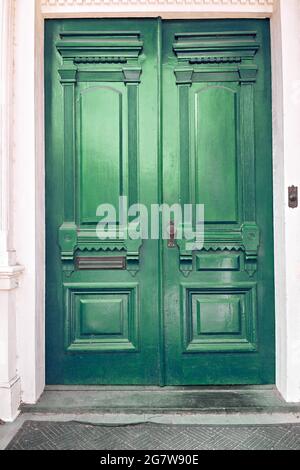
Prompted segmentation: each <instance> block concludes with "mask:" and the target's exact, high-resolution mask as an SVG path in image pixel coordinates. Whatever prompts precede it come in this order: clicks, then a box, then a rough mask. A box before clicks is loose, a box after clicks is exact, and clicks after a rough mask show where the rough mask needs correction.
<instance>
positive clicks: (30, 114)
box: [14, 0, 45, 403]
mask: <svg viewBox="0 0 300 470" xmlns="http://www.w3.org/2000/svg"><path fill="white" fill-rule="evenodd" d="M15 28H16V33H15V76H14V91H15V99H14V117H15V124H14V142H15V149H14V180H15V184H14V191H15V194H14V199H15V201H14V225H15V233H14V246H15V249H16V252H17V255H18V260H19V262H20V263H21V264H23V265H24V266H25V267H26V270H25V272H24V276H23V280H22V283H21V285H20V288H19V289H18V291H17V318H18V322H17V336H18V356H19V357H18V369H19V374H20V376H21V387H22V401H24V402H26V403H34V402H35V401H36V400H37V398H38V397H39V395H40V394H41V393H42V391H43V388H44V369H45V354H44V310H45V309H44V226H45V221H44V176H43V165H44V156H43V155H44V154H43V143H42V142H43V126H44V114H43V109H44V108H43V98H42V89H43V71H42V63H43V62H42V61H43V47H42V39H41V38H42V36H43V31H42V28H43V22H42V20H41V17H40V16H39V12H38V11H37V10H36V3H35V0H17V9H16V18H15Z"/></svg>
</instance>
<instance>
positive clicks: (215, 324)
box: [195, 297, 241, 335]
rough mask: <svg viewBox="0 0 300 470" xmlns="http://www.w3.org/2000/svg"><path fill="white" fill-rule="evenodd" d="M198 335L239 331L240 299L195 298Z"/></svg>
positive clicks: (235, 332) (237, 332) (238, 332)
mask: <svg viewBox="0 0 300 470" xmlns="http://www.w3.org/2000/svg"><path fill="white" fill-rule="evenodd" d="M196 314H197V317H196V319H195V320H196V324H197V334H198V335H213V334H215V335H224V334H225V335H227V334H240V333H241V309H240V300H239V299H235V298H226V297H224V298H223V299H222V300H221V299H213V300H212V299H210V298H202V299H196Z"/></svg>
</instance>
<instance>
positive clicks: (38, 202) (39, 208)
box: [0, 0, 300, 414]
mask: <svg viewBox="0 0 300 470" xmlns="http://www.w3.org/2000/svg"><path fill="white" fill-rule="evenodd" d="M5 1H12V2H13V3H14V6H15V9H14V19H15V28H14V38H13V40H14V41H15V44H16V46H15V49H14V60H15V63H14V70H13V71H12V76H11V79H12V80H13V88H14V93H15V98H14V99H12V102H11V103H10V106H11V107H12V109H13V114H14V119H15V129H14V135H13V140H14V146H15V147H14V169H13V179H14V188H15V202H14V207H13V221H14V238H13V240H14V248H15V249H16V253H17V260H18V262H19V263H20V264H22V265H23V266H24V267H25V271H24V273H23V274H22V276H21V278H20V281H21V282H20V287H19V288H18V289H15V291H16V301H15V308H14V314H15V316H16V319H17V326H16V331H15V333H12V334H11V339H10V341H15V353H16V356H18V358H19V359H18V364H17V371H18V372H16V374H15V375H16V377H17V378H18V380H20V384H21V390H22V393H21V394H20V392H19V395H18V396H17V397H16V398H15V402H14V403H15V404H16V403H17V402H20V399H21V397H22V401H23V402H25V403H34V402H36V401H37V399H38V398H39V396H40V395H41V393H42V392H43V390H44V386H45V379H44V377H45V347H44V343H45V332H44V322H45V320H44V319H45V261H44V260H45V222H44V216H45V211H44V205H45V204H44V201H45V183H44V181H45V178H44V119H43V116H44V76H43V65H44V49H43V38H44V20H45V19H47V18H66V17H69V18H70V17H72V18H83V17H93V18H95V17H124V16H126V17H136V16H138V17H144V16H148V17H149V16H161V17H163V18H168V19H176V18H189V19H201V18H202V19H204V18H212V19H216V18H219V19H220V18H262V17H264V18H266V17H268V18H270V19H271V44H272V87H273V181H274V182H273V199H274V203H273V204H274V234H275V237H274V253H275V317H276V386H277V388H278V390H279V392H280V393H281V394H282V396H283V397H284V399H285V400H286V401H300V374H299V370H300V364H299V358H298V356H297V350H299V344H300V323H299V322H300V320H299V318H297V317H299V315H297V305H299V304H300V293H299V287H298V286H299V282H300V268H299V266H300V248H299V246H298V245H297V236H298V237H299V235H297V230H298V232H299V222H298V221H297V214H299V213H298V212H297V210H296V211H294V212H291V209H289V208H288V207H287V204H286V190H287V186H289V185H290V184H297V180H298V181H299V178H300V163H299V161H298V163H297V162H295V154H294V151H293V149H294V148H299V145H300V138H299V135H298V129H297V124H296V123H297V119H296V118H295V116H297V111H298V113H299V111H300V99H298V98H297V96H298V94H297V90H296V89H295V98H294V101H295V103H294V107H292V109H290V107H289V103H288V101H287V98H288V96H289V94H290V87H291V86H293V83H295V82H293V80H294V77H299V78H300V71H299V66H297V64H296V62H297V60H295V48H296V52H299V55H300V45H296V39H297V21H298V20H299V23H300V12H298V10H297V5H296V3H297V0H290V9H291V10H289V11H288V12H287V11H286V10H285V9H284V8H280V6H281V5H280V3H281V1H282V0H278V1H276V0H274V1H273V0H264V1H261V0H260V1H256V2H253V1H252V0H251V1H250V0H248V1H246V2H240V1H238V2H236V3H235V4H231V2H230V4H229V2H227V1H220V2H219V3H218V4H216V3H215V2H214V1H213V0H211V1H209V2H206V3H205V5H203V4H202V2H199V1H198V0H195V1H193V0H190V1H188V2H187V1H186V0H183V1H182V2H181V3H177V2H175V1H174V2H171V3H170V2H169V1H165V2H164V3H162V2H161V1H159V2H158V1H157V2H154V1H153V0H152V1H146V2H145V1H143V2H142V1H139V0H136V1H135V2H133V1H132V2H131V1H129V2H128V3H127V4H125V3H123V1H122V0H119V1H115V0H114V1H110V2H107V3H104V2H103V3H102V2H100V3H99V2H96V1H94V0H92V1H90V2H85V1H84V2H82V3H81V5H80V6H78V4H77V1H76V0H73V1H70V0H68V1H67V0H64V1H61V0H41V1H40V0H37V1H35V0H26V2H14V0H5ZM285 1H286V0H285ZM25 3H26V5H25ZM128 5H129V6H128ZM187 10H188V11H187ZM293 15H294V17H295V18H296V19H295V21H294V22H292V23H291V17H292V16H293ZM297 15H298V16H297ZM291 44H292V45H293V46H294V49H293V50H292V48H291ZM297 47H298V51H297ZM295 85H296V84H295ZM25 89H26V93H24V90H25ZM296 95H297V96H296ZM24 116H26V119H24ZM24 155H26V159H24V158H23V156H24ZM295 176H296V177H295ZM295 180H296V181H295ZM299 183H300V181H299ZM23 193H25V194H26V196H27V197H26V201H24V198H22V197H20V195H21V194H23ZM25 203H26V204H25ZM298 218H299V216H298ZM283 247H284V249H283ZM294 278H296V279H297V282H298V285H297V283H295V281H294ZM297 289H298V290H297ZM295 324H296V325H297V326H299V328H298V334H297V328H295ZM295 348H298V349H295ZM0 385H1V384H0ZM16 412H17V411H16V410H15V413H16ZM13 413H14V412H12V414H13Z"/></svg>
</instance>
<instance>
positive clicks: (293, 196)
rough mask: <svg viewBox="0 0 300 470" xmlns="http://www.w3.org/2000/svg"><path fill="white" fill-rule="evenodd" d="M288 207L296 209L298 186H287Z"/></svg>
mask: <svg viewBox="0 0 300 470" xmlns="http://www.w3.org/2000/svg"><path fill="white" fill-rule="evenodd" d="M289 207H291V208H292V209H295V208H296V207H298V186H289Z"/></svg>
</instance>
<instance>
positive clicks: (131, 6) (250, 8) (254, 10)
mask: <svg viewBox="0 0 300 470" xmlns="http://www.w3.org/2000/svg"><path fill="white" fill-rule="evenodd" d="M40 2H41V11H42V14H43V16H44V17H52V16H53V15H55V16H56V17H57V15H58V14H61V15H62V16H77V15H79V14H80V15H81V16H82V15H83V14H84V15H85V16H89V15H90V16H96V15H98V16H105V15H107V14H110V15H111V14H113V15H115V16H126V15H130V16H154V15H155V16H162V17H165V18H170V17H176V16H178V17H179V16H180V17H189V16H190V15H191V14H193V16H194V14H195V13H198V14H199V16H204V17H209V16H210V15H213V17H214V18H216V15H218V14H219V15H221V16H222V17H227V16H231V17H248V18H249V16H251V17H262V16H271V15H272V13H273V10H274V7H275V2H276V0H40Z"/></svg>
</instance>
